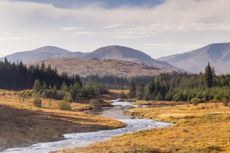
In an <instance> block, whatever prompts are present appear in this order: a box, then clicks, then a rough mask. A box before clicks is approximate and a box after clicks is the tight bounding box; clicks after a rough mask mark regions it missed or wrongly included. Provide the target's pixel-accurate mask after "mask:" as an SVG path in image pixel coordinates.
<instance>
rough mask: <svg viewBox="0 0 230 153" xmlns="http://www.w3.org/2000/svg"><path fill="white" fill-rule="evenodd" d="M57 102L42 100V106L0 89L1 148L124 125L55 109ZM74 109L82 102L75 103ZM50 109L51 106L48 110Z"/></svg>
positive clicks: (79, 106)
mask: <svg viewBox="0 0 230 153" xmlns="http://www.w3.org/2000/svg"><path fill="white" fill-rule="evenodd" d="M57 103H58V101H55V100H48V99H43V104H42V106H43V107H42V108H37V107H34V106H33V105H32V103H31V98H24V99H21V98H20V97H19V96H18V92H16V91H6V90H1V91H0V151H1V150H3V149H6V148H9V147H15V146H27V145H30V144H33V143H37V142H43V141H52V140H59V139H62V138H63V137H62V135H63V134H65V133H73V132H88V131H97V130H101V129H114V128H118V127H123V126H124V124H123V123H121V122H119V121H115V120H112V119H108V118H102V117H98V116H92V115H86V114H85V113H83V112H73V111H62V110H57V109H55V108H56V107H57ZM73 106H76V107H77V108H81V107H85V104H81V103H74V105H73ZM51 108H52V109H51Z"/></svg>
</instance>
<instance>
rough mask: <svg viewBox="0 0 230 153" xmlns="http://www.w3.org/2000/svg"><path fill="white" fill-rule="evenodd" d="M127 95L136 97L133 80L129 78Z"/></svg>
mask: <svg viewBox="0 0 230 153" xmlns="http://www.w3.org/2000/svg"><path fill="white" fill-rule="evenodd" d="M129 97H130V98H135V97H136V84H135V82H134V80H131V82H130V85H129Z"/></svg>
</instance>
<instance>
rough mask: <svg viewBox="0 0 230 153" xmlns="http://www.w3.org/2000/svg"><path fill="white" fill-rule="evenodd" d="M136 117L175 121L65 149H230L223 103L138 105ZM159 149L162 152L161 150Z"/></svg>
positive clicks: (199, 152)
mask: <svg viewBox="0 0 230 153" xmlns="http://www.w3.org/2000/svg"><path fill="white" fill-rule="evenodd" d="M127 113H128V114H130V115H132V116H138V117H144V118H150V119H157V120H160V121H167V122H173V123H175V125H174V126H172V127H169V128H160V129H153V130H147V131H142V132H137V133H133V134H126V135H123V136H120V137H114V138H112V139H111V140H109V141H105V142H102V143H97V144H93V145H90V146H88V147H86V148H78V149H74V150H66V151H62V152H65V153H72V152H84V153H85V152H98V153H99V152H100V153H107V152H115V153H117V152H122V153H124V152H130V153H131V152H133V151H132V150H135V149H138V148H140V149H141V150H142V151H140V152H145V151H143V150H145V149H148V150H149V152H151V151H152V152H154V151H155V149H157V150H160V152H168V153H174V152H176V153H215V152H225V153H227V152H230V107H224V106H223V105H222V104H220V103H212V104H200V105H198V106H193V105H178V106H170V107H161V108H135V109H132V110H130V111H128V112H127ZM158 152H159V151H158Z"/></svg>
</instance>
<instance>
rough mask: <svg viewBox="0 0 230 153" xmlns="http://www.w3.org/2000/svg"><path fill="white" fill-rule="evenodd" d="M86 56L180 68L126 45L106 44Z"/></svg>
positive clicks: (173, 68) (165, 67)
mask: <svg viewBox="0 0 230 153" xmlns="http://www.w3.org/2000/svg"><path fill="white" fill-rule="evenodd" d="M84 57H85V58H89V59H90V58H97V59H116V60H124V61H130V62H136V63H140V64H145V65H148V66H153V67H157V68H164V69H171V70H175V71H177V70H178V69H177V68H175V67H173V66H172V65H170V64H168V63H167V62H162V61H158V60H155V59H153V58H151V57H150V56H149V55H147V54H145V53H143V52H142V51H139V50H136V49H132V48H128V47H124V46H106V47H102V48H99V49H97V50H95V51H94V52H91V53H88V54H86V55H85V56H84Z"/></svg>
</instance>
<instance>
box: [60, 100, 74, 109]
mask: <svg viewBox="0 0 230 153" xmlns="http://www.w3.org/2000/svg"><path fill="white" fill-rule="evenodd" d="M58 106H59V109H60V110H71V106H70V103H68V102H65V101H60V102H59V105H58Z"/></svg>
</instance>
